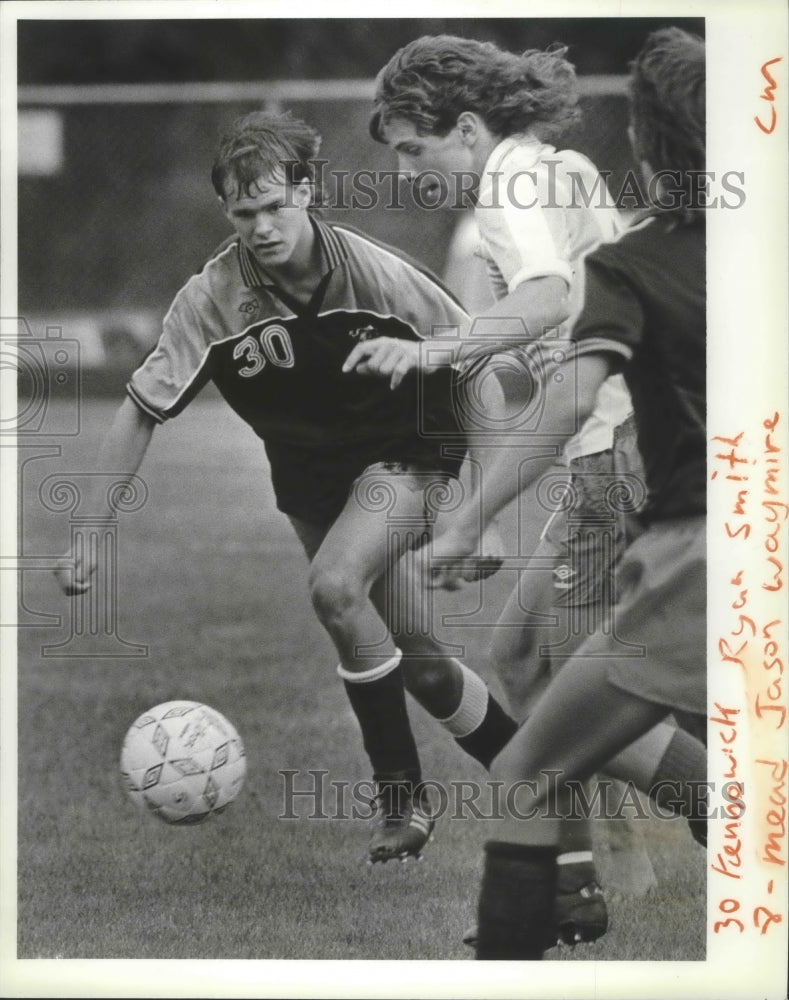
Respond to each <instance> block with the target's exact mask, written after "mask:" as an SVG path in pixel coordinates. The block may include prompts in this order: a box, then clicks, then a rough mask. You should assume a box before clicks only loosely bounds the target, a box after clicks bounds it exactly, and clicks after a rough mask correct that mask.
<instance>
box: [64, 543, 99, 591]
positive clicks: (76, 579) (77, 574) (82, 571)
mask: <svg viewBox="0 0 789 1000" xmlns="http://www.w3.org/2000/svg"><path fill="white" fill-rule="evenodd" d="M54 572H55V579H56V580H57V581H58V583H59V584H60V589H61V590H62V591H63V593H64V594H67V595H68V596H69V597H74V596H75V595H78V594H85V593H87V591H89V590H90V588H91V587H92V586H93V576H94V574H95V572H96V561H95V559H91V558H85V556H84V555H83V554H82V553H81V552H78V553H75V552H73V551H72V552H69V553H68V554H67V555H64V556H63V557H62V559H59V560H58V564H57V566H56V567H55V570H54Z"/></svg>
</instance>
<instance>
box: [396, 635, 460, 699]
mask: <svg viewBox="0 0 789 1000" xmlns="http://www.w3.org/2000/svg"><path fill="white" fill-rule="evenodd" d="M395 641H396V642H397V640H395ZM400 645H401V646H402V645H404V644H403V643H400ZM404 652H405V650H404ZM402 671H403V683H404V684H405V686H406V690H408V691H409V692H410V693H411V694H412V695H414V697H416V698H419V696H420V695H424V696H427V695H429V694H430V693H431V692H433V691H436V690H439V689H440V690H443V689H444V688H445V687H446V686H447V684H448V681H449V680H451V678H450V677H449V676H448V675H449V669H448V667H447V665H446V663H445V662H443V661H441V660H435V659H433V660H431V659H421V658H419V659H415V658H413V657H409V656H406V657H405V658H404V659H403V661H402Z"/></svg>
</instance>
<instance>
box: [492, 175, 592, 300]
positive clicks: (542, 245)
mask: <svg viewBox="0 0 789 1000" xmlns="http://www.w3.org/2000/svg"><path fill="white" fill-rule="evenodd" d="M497 180H498V183H496V184H493V185H491V187H490V188H489V189H487V190H486V191H485V201H484V202H483V201H482V199H481V200H480V204H479V205H478V207H477V210H476V213H475V214H476V218H477V222H478V224H479V229H480V234H481V236H482V239H483V243H484V246H485V250H486V252H487V253H488V254H489V255H490V257H491V258H492V260H493V261H495V263H496V266H497V267H498V269H499V271H500V272H501V275H502V277H503V278H504V280H505V281H506V283H507V290H508V291H509V292H512V291H514V290H515V289H516V288H517V287H518V286H519V285H521V284H522V283H523V282H524V281H529V280H530V279H531V278H541V277H546V276H549V275H556V276H558V277H560V278H563V279H564V280H565V281H566V282H567V284H568V286H569V285H571V284H572V278H573V270H572V267H571V266H570V263H569V261H568V259H567V251H568V245H569V235H568V231H567V225H566V218H565V210H564V209H563V208H561V207H559V206H558V205H557V206H555V207H553V206H551V205H547V206H546V207H543V205H541V204H540V197H539V193H538V189H537V185H536V183H535V178H534V174H533V172H532V171H528V170H522V171H519V172H515V173H507V172H506V171H505V172H502V173H501V174H499V175H498V178H497Z"/></svg>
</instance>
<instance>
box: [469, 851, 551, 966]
mask: <svg viewBox="0 0 789 1000" xmlns="http://www.w3.org/2000/svg"><path fill="white" fill-rule="evenodd" d="M555 859H556V849H555V848H554V847H530V846H525V845H522V844H509V843H504V842H503V841H496V840H493V841H488V842H487V843H486V844H485V869H484V873H483V876H482V890H481V892H480V897H479V908H478V913H477V958H478V959H483V960H485V959H493V960H498V961H502V960H507V959H510V960H517V959H521V960H523V959H531V960H539V959H541V958H542V956H543V952H544V951H545V948H546V942H547V940H548V938H549V936H550V928H551V925H552V919H553V908H554V899H555V895H556V861H555Z"/></svg>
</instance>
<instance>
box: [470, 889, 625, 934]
mask: <svg viewBox="0 0 789 1000" xmlns="http://www.w3.org/2000/svg"><path fill="white" fill-rule="evenodd" d="M553 914H554V919H553V922H552V927H551V929H550V931H549V932H548V939H547V941H546V945H545V947H546V948H552V947H553V946H554V945H559V946H561V945H570V946H571V947H574V946H575V945H577V944H581V943H582V942H591V941H596V940H597V939H598V938H601V937H602V936H603V934H605V932H606V931H607V930H608V908H607V907H606V905H605V896H604V895H603V890H602V889H601V888H600V886H599V885H598V884H597V882H589V883H587V884H586V885H584V886H581V888H580V889H579V890H578V891H577V892H560V893H558V894H557V896H556V902H555V904H554V910H553ZM463 944H465V945H467V946H468V947H469V948H476V946H477V926H476V924H474V926H473V927H469V928H468V930H467V931H466V932H465V933H464V935H463Z"/></svg>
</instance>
